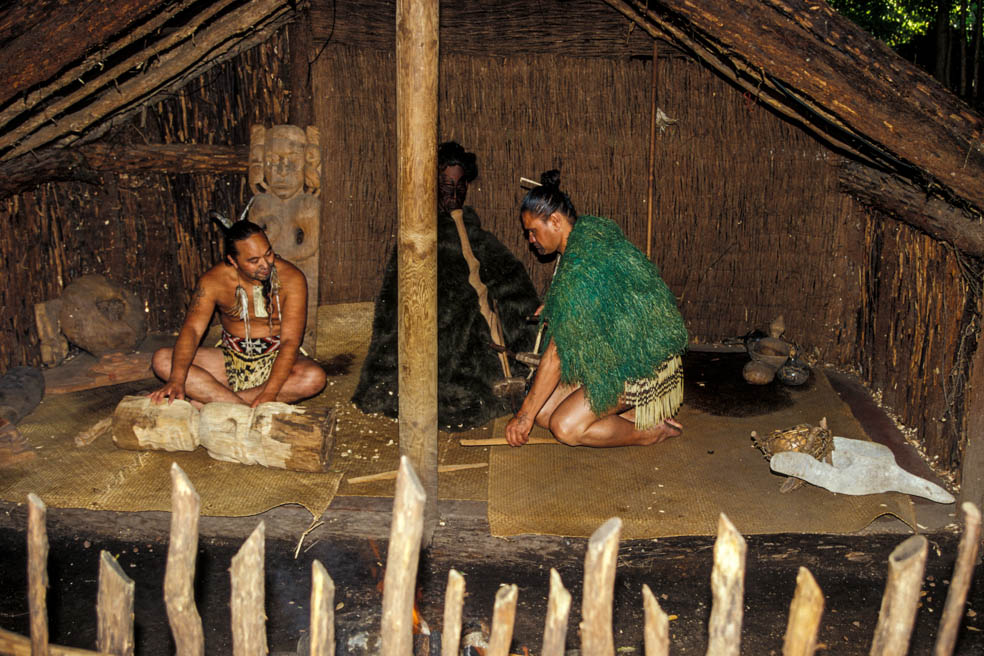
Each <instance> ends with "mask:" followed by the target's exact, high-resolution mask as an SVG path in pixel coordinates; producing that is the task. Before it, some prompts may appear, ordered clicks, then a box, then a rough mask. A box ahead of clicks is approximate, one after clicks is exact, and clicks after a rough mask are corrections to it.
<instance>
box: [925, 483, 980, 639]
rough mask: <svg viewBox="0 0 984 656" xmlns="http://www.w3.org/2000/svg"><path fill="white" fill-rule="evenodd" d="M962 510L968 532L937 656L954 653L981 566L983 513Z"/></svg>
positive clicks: (952, 580)
mask: <svg viewBox="0 0 984 656" xmlns="http://www.w3.org/2000/svg"><path fill="white" fill-rule="evenodd" d="M960 509H961V510H962V511H963V516H964V532H963V535H962V536H960V546H959V547H957V560H956V562H955V563H954V564H953V576H952V577H951V578H950V591H949V592H948V593H947V595H946V604H945V605H944V606H943V617H941V618H940V628H939V630H938V631H937V633H936V646H935V647H934V649H933V656H950V654H952V653H953V646H954V645H955V644H956V642H957V631H958V630H959V628H960V620H961V618H962V617H963V609H964V604H965V603H966V601H967V590H968V589H969V588H970V582H971V581H972V580H973V576H974V565H976V564H977V550H978V548H979V546H980V541H981V511H980V509H979V508H978V507H977V506H975V505H974V504H972V503H971V502H969V501H965V502H963V503H962V504H960Z"/></svg>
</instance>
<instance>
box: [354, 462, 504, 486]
mask: <svg viewBox="0 0 984 656" xmlns="http://www.w3.org/2000/svg"><path fill="white" fill-rule="evenodd" d="M488 466H489V463H487V462H469V463H462V464H457V465H440V466H439V467H438V468H437V473H439V474H447V473H449V472H456V471H463V470H465V469H481V468H483V467H488ZM399 473H400V470H399V469H393V470H390V471H384V472H379V473H378V474H367V475H365V476H355V477H353V478H347V479H345V480H346V481H348V482H349V483H370V482H372V481H391V480H393V479H394V478H396V477H397V475H398V474H399Z"/></svg>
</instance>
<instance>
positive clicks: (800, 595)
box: [782, 567, 823, 656]
mask: <svg viewBox="0 0 984 656" xmlns="http://www.w3.org/2000/svg"><path fill="white" fill-rule="evenodd" d="M822 616H823V592H822V591H821V590H820V586H819V585H817V581H816V579H814V578H813V575H812V574H810V570H808V569H806V568H805V567H800V568H799V573H797V575H796V594H795V595H793V602H792V603H791V604H790V605H789V621H788V622H787V623H786V637H785V639H784V640H783V643H782V654H783V656H813V653H814V652H815V651H816V650H817V633H818V632H819V631H820V618H821V617H822Z"/></svg>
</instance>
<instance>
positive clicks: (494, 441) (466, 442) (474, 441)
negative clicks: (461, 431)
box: [458, 435, 560, 446]
mask: <svg viewBox="0 0 984 656" xmlns="http://www.w3.org/2000/svg"><path fill="white" fill-rule="evenodd" d="M526 444H560V442H558V441H557V439H556V438H554V437H552V436H551V437H537V436H533V435H531V436H530V439H529V441H528V442H527V443H526ZM458 445H459V446H508V445H509V442H506V438H504V437H476V438H461V439H460V440H458Z"/></svg>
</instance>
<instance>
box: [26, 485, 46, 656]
mask: <svg viewBox="0 0 984 656" xmlns="http://www.w3.org/2000/svg"><path fill="white" fill-rule="evenodd" d="M47 514H48V507H47V506H45V505H44V502H43V501H41V499H39V498H38V497H37V495H35V494H34V493H33V492H32V493H31V494H28V495H27V607H28V611H29V612H30V615H31V654H32V656H48V654H49V653H50V651H49V649H48V606H47V603H46V601H45V600H46V598H47V596H48V531H47V528H46V527H45V523H46V518H47Z"/></svg>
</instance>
